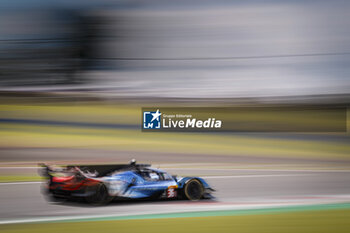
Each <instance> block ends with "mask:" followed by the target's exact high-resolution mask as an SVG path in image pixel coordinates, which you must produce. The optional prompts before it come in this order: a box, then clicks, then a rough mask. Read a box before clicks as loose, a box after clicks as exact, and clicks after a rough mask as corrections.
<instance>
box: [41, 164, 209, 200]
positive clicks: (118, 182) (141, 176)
mask: <svg viewBox="0 0 350 233" xmlns="http://www.w3.org/2000/svg"><path fill="white" fill-rule="evenodd" d="M42 169H43V170H42V171H41V175H42V176H45V177H47V178H48V182H47V186H46V188H45V190H46V194H49V195H54V196H56V197H64V198H70V197H88V196H91V195H94V192H96V191H95V190H94V189H93V188H91V187H94V186H96V185H97V184H103V185H105V187H106V188H107V190H108V195H109V196H110V197H112V198H115V199H124V198H127V199H150V198H154V199H158V198H168V199H178V198H183V188H184V186H185V185H186V183H187V182H188V181H189V180H192V179H197V180H198V181H199V182H200V183H201V184H202V187H203V190H204V192H203V198H210V197H211V195H210V193H211V191H213V189H212V188H211V187H210V186H209V184H208V183H207V182H206V181H205V180H204V179H202V178H200V177H172V176H171V175H170V174H168V173H167V172H165V171H162V170H159V169H154V168H150V165H148V164H137V165H136V164H135V163H132V164H126V165H124V164H122V165H120V164H117V165H68V166H65V167H59V168H52V167H50V166H47V165H43V166H42Z"/></svg>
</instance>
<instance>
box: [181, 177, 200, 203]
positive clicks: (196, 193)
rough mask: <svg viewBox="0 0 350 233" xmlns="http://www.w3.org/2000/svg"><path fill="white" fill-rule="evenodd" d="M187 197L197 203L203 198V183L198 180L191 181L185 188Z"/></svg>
mask: <svg viewBox="0 0 350 233" xmlns="http://www.w3.org/2000/svg"><path fill="white" fill-rule="evenodd" d="M184 193H185V197H186V198H187V199H188V200H191V201H197V200H199V199H201V198H202V196H203V193H204V189H203V185H202V183H201V182H200V181H199V180H197V179H192V180H189V181H188V182H187V183H186V184H185V187H184Z"/></svg>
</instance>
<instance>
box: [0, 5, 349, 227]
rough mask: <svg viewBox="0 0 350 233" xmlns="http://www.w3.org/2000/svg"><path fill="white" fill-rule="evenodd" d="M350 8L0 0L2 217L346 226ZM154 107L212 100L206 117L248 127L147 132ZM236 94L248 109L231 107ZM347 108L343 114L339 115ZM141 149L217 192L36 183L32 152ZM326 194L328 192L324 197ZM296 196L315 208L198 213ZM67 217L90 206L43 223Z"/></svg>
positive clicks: (120, 153) (147, 159)
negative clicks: (118, 191)
mask: <svg viewBox="0 0 350 233" xmlns="http://www.w3.org/2000/svg"><path fill="white" fill-rule="evenodd" d="M349 19H350V1H345V0H334V1H326V0H266V1H260V0H249V1H247V0H216V1H212V0H176V1H171V0H74V1H72V0H60V1H56V0H1V6H0V182H1V184H0V206H1V208H0V223H12V224H8V225H6V224H4V225H1V226H0V231H1V232H27V233H28V232H44V231H45V232H51V233H55V232H59V233H62V232H73V231H84V232H85V233H90V232H91V233H95V232H97V231H101V230H102V231H103V232H115V231H116V229H118V230H120V232H126V233H127V232H132V231H133V232H152V233H154V232H157V231H158V232H164V230H166V231H167V232H178V231H179V228H178V227H179V226H182V228H183V229H181V231H183V232H201V233H205V232H209V231H213V229H215V230H216V231H218V232H232V231H234V232H260V233H264V232H268V233H273V232H276V233H280V232H308V233H309V232H320V233H321V232H331V231H334V229H335V228H334V226H337V229H336V230H337V231H341V232H350V230H349V229H350V226H349V221H348V219H349V205H348V204H347V203H350V186H349V184H350V176H349V172H350V157H349V155H350V143H349V142H350V135H349V129H350V117H349V116H350V115H349V104H350V26H349V22H350V20H349ZM147 107H150V108H155V111H156V110H157V109H159V110H160V112H162V108H163V109H164V108H182V107H183V108H193V107H197V108H198V107H207V108H208V109H209V110H208V112H203V111H202V112H201V114H202V116H203V119H209V118H212V117H214V116H215V118H217V119H219V118H220V120H222V121H223V125H224V124H225V122H226V123H229V122H232V124H231V125H232V127H233V128H234V129H237V128H239V127H242V128H244V127H250V129H251V130H250V131H249V132H246V133H234V132H232V131H230V132H215V133H214V132H212V133H210V132H201V131H198V132H187V133H181V132H175V131H174V132H157V131H155V132H147V133H146V132H142V131H141V126H142V122H141V115H142V110H141V109H142V108H147ZM214 107H215V108H217V109H221V110H222V111H223V112H221V113H220V114H218V111H219V110H217V111H215V112H214V110H211V109H214ZM230 107H232V108H237V107H238V108H244V109H248V108H251V109H254V111H252V114H250V115H249V114H244V112H235V113H234V114H231V115H229V114H227V112H225V110H224V109H225V108H230ZM306 107H311V108H316V107H317V109H319V110H321V113H322V112H323V114H324V116H331V115H329V114H328V113H327V111H324V110H325V109H327V108H332V109H333V108H341V109H342V110H344V111H342V115H341V116H342V117H343V116H345V117H346V122H344V120H345V119H344V118H345V117H343V118H342V121H341V122H340V121H338V120H328V119H331V118H322V117H321V115H320V114H319V113H314V112H313V113H312V115H311V117H309V118H308V119H306V118H304V117H300V116H302V113H303V110H300V109H303V108H306ZM264 108H266V109H269V110H272V112H264V111H261V110H262V109H264ZM281 109H288V110H290V113H289V112H288V114H283V113H282V112H281V111H280V110H281ZM255 110H256V111H255ZM259 110H260V111H259ZM152 111H153V110H152ZM211 111H213V112H211ZM181 114H186V113H182V112H181ZM215 114H216V115H215ZM279 115H280V116H283V117H285V118H284V119H287V120H288V122H293V121H294V122H295V123H297V124H298V125H299V124H300V125H301V126H303V128H302V129H304V127H305V128H307V127H309V128H310V127H311V126H312V127H313V129H314V130H312V131H308V132H314V133H307V132H306V130H305V131H304V130H300V131H298V133H296V132H295V131H293V132H294V133H291V132H290V131H289V132H286V130H280V131H279V132H276V131H278V129H285V128H284V127H283V126H293V125H292V124H290V123H285V124H284V125H283V124H282V123H280V121H278V116H279ZM216 116H217V117H216ZM297 116H299V118H298V117H297ZM198 119H199V118H198ZM332 119H335V118H332ZM249 120H250V122H249ZM339 123H342V126H344V125H346V126H347V129H346V130H345V129H344V127H342V128H341V129H342V130H334V129H335V128H334V127H333V126H334V125H337V124H339ZM345 123H346V124H345ZM257 126H259V127H261V128H260V129H268V128H270V129H271V128H272V129H274V130H271V131H273V132H275V133H272V132H271V131H269V130H266V131H264V132H263V133H257V131H258V130H257ZM323 127H324V128H326V129H329V130H326V131H325V130H319V129H321V128H323ZM320 131H321V132H322V133H316V132H320ZM344 131H346V132H344ZM259 132H261V131H259ZM325 132H327V133H325ZM133 158H134V159H136V160H137V161H138V162H140V163H147V164H148V163H150V164H153V166H154V167H156V168H158V167H159V168H162V169H163V168H164V169H165V170H166V169H167V168H169V171H170V172H171V174H172V175H178V176H198V177H206V178H207V179H208V182H209V183H210V186H212V187H213V188H214V189H215V190H216V191H215V192H214V193H213V195H214V197H215V199H213V200H200V201H197V202H191V201H180V200H174V201H173V202H170V201H148V202H142V201H135V202H123V201H122V202H113V203H110V205H109V206H94V207H89V208H87V204H86V203H81V202H77V203H76V202H72V201H70V200H66V201H64V202H63V203H59V204H58V203H56V204H53V203H51V202H50V201H47V200H45V199H44V198H43V195H42V193H41V190H42V185H43V180H41V178H40V177H39V176H38V173H37V169H36V166H37V164H38V163H44V162H45V163H49V164H57V165H67V164H125V163H127V162H128V161H130V160H131V159H133ZM197 187H200V186H198V185H197ZM344 203H345V204H344ZM324 204H325V205H334V206H333V207H334V208H333V207H332V208H333V209H332V210H329V209H327V210H326V209H318V208H316V206H319V205H324ZM296 205H302V206H304V205H306V206H313V207H312V208H313V210H312V211H309V210H306V209H303V208H301V209H298V210H297V212H293V213H292V212H291V213H284V214H281V213H274V214H267V213H265V212H264V213H260V214H259V215H255V214H253V213H252V212H249V213H247V214H248V215H247V216H226V215H225V216H223V215H220V214H219V213H218V212H213V213H211V215H210V216H205V217H203V216H202V217H200V215H201V214H203V213H199V214H198V215H196V214H195V213H194V212H202V211H235V210H241V209H254V211H255V210H259V208H261V207H264V208H265V207H266V208H271V207H277V206H278V207H281V206H284V207H285V206H288V208H289V207H292V206H296ZM310 208H311V207H310ZM183 212H186V214H187V215H186V216H185V215H183V216H182V218H178V219H170V218H169V219H163V220H160V219H147V220H146V219H143V220H142V221H141V220H136V219H133V220H131V219H129V220H123V221H101V222H94V221H92V220H91V219H86V218H87V217H89V216H90V217H91V216H100V217H101V216H120V217H121V218H123V217H125V218H129V217H130V216H135V215H140V214H152V215H163V214H165V213H167V214H172V213H183ZM219 215H220V216H219ZM167 216H168V215H167ZM70 217H72V218H75V219H78V218H79V219H80V218H81V217H83V218H84V219H85V220H84V221H86V222H84V223H38V224H34V222H40V221H41V220H42V219H46V220H47V219H51V220H53V219H56V220H57V219H62V218H63V219H67V218H70ZM163 217H164V216H163ZM192 217H193V218H192ZM194 217H196V218H194ZM110 220H112V219H110ZM24 222H32V224H19V223H24ZM252 222H254V224H251V223H252ZM164 226H166V227H164ZM84 227H85V228H84ZM160 228H163V229H160ZM164 228H166V229H164Z"/></svg>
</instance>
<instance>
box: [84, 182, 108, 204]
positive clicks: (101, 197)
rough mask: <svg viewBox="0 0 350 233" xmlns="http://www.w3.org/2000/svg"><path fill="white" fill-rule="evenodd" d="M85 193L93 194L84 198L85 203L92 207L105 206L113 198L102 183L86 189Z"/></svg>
mask: <svg viewBox="0 0 350 233" xmlns="http://www.w3.org/2000/svg"><path fill="white" fill-rule="evenodd" d="M86 191H87V192H93V194H92V195H90V196H87V197H86V201H87V202H88V203H90V204H93V205H105V204H107V203H108V202H110V201H111V200H112V199H113V198H112V197H111V196H110V195H109V194H108V189H107V187H106V185H104V184H103V183H99V184H97V185H95V186H92V187H88V188H87V190H86Z"/></svg>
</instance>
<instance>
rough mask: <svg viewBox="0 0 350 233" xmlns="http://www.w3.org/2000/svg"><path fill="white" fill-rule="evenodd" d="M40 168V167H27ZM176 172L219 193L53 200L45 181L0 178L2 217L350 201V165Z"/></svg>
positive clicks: (4, 219)
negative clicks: (100, 201)
mask: <svg viewBox="0 0 350 233" xmlns="http://www.w3.org/2000/svg"><path fill="white" fill-rule="evenodd" d="M28 169H35V168H28ZM167 170H168V171H169V172H170V173H173V174H188V173H189V171H190V172H191V174H193V175H195V174H198V175H201V176H202V177H204V178H206V179H207V181H208V182H209V184H211V185H212V186H213V188H214V189H216V192H215V193H214V196H215V199H213V200H202V201H196V202H191V201H136V202H135V201H134V202H113V203H110V204H109V205H107V206H100V207H95V206H90V205H88V204H85V203H75V202H65V203H61V204H52V203H49V202H48V201H47V200H45V198H44V197H43V195H42V194H41V191H40V190H41V185H42V184H41V183H40V182H28V183H26V182H22V183H2V184H0V206H1V208H0V223H20V222H35V221H42V220H45V219H47V218H50V219H53V220H60V219H63V220H64V219H66V220H68V219H74V218H80V217H83V218H84V217H101V216H128V215H139V214H159V213H176V212H189V211H207V210H234V209H254V208H263V207H276V206H290V205H309V204H323V203H345V202H350V170H317V169H313V170H305V169H304V170H295V169H283V170H282V169H264V168H262V169H221V168H212V169H211V168H203V167H197V168H168V169H167Z"/></svg>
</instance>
